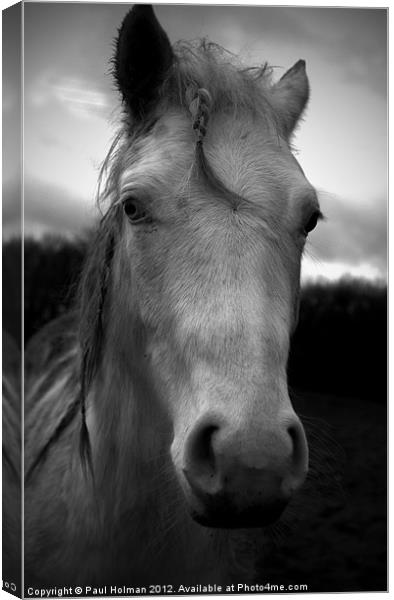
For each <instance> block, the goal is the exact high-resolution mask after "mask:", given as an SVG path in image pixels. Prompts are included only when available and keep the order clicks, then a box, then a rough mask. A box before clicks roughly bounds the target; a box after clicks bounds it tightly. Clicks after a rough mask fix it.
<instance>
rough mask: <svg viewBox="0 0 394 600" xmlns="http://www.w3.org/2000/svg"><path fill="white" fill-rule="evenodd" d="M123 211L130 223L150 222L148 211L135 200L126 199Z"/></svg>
mask: <svg viewBox="0 0 394 600" xmlns="http://www.w3.org/2000/svg"><path fill="white" fill-rule="evenodd" d="M123 210H124V212H125V214H126V216H127V218H128V219H129V221H130V222H131V223H134V224H136V223H146V222H151V221H152V218H151V216H150V214H149V213H148V211H147V210H146V209H145V207H144V206H142V205H141V204H140V203H139V202H138V200H136V199H135V198H126V200H124V201H123Z"/></svg>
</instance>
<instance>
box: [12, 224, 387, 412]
mask: <svg viewBox="0 0 394 600" xmlns="http://www.w3.org/2000/svg"><path fill="white" fill-rule="evenodd" d="M86 246H87V243H86V241H84V240H82V239H81V240H79V241H75V240H73V241H70V240H65V239H59V238H55V237H49V236H48V237H45V238H43V239H42V240H40V241H37V240H33V239H27V240H25V254H24V288H25V290H24V296H25V306H24V315H25V343H26V342H27V341H28V340H29V339H30V337H31V336H32V335H33V334H34V333H35V332H37V331H38V330H39V329H40V328H41V327H42V326H43V325H44V324H45V323H47V322H48V321H50V320H51V319H53V318H55V317H56V316H58V315H61V314H63V313H64V312H66V311H67V310H68V309H69V308H70V307H71V306H72V304H73V301H74V297H75V290H76V287H77V282H78V278H79V275H80V272H81V268H82V264H83V259H84V255H85V251H86ZM20 259H21V245H20V240H17V239H15V240H10V241H9V242H7V243H6V244H5V245H3V326H4V327H5V328H6V329H7V330H8V331H9V333H10V334H11V335H12V336H13V337H14V338H15V339H16V340H19V339H20V335H21V333H20V327H21V326H20V314H21V313H20V310H21V308H20V301H19V298H20V272H21V271H20ZM386 357H387V289H386V286H384V285H375V284H372V283H367V282H365V281H359V280H353V279H343V280H341V281H339V282H337V283H323V282H322V283H314V284H309V285H307V286H305V287H304V288H303V289H302V293H301V306H300V318H299V324H298V327H297V330H296V332H295V334H294V336H293V339H292V344H291V351H290V358H289V366H288V372H289V382H290V386H291V387H294V388H295V389H297V390H308V391H317V392H323V391H324V392H329V393H333V394H337V395H339V396H343V395H345V396H354V397H363V398H365V399H368V400H371V401H375V402H376V401H378V402H384V401H385V399H386V381H387V364H386V362H387V358H386Z"/></svg>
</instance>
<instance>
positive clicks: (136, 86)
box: [114, 4, 174, 119]
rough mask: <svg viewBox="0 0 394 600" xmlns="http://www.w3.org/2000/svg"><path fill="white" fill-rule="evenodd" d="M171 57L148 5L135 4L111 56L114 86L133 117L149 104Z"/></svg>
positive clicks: (137, 116) (151, 104)
mask: <svg viewBox="0 0 394 600" xmlns="http://www.w3.org/2000/svg"><path fill="white" fill-rule="evenodd" d="M173 59H174V55H173V51H172V48H171V44H170V41H169V39H168V37H167V34H166V33H165V31H164V29H163V28H162V27H161V25H160V23H159V22H158V20H157V19H156V16H155V13H154V12H153V9H152V6H150V5H144V4H137V5H135V6H134V7H133V8H132V9H131V11H130V12H129V13H128V14H127V15H126V17H125V19H124V21H123V23H122V26H121V28H120V31H119V36H118V39H117V42H116V51H115V58H114V63H115V79H116V82H117V85H118V88H119V90H120V92H121V94H122V96H123V100H124V102H125V103H126V104H127V105H128V107H129V108H130V110H131V112H132V114H133V116H134V117H136V118H140V119H143V118H144V116H146V115H147V114H148V113H149V110H151V109H152V108H153V106H154V103H155V101H157V98H158V92H159V90H160V86H161V84H162V83H163V81H164V79H165V77H166V74H167V72H168V70H169V68H170V67H171V65H172V63H173Z"/></svg>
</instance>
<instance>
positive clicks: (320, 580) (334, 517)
mask: <svg viewBox="0 0 394 600" xmlns="http://www.w3.org/2000/svg"><path fill="white" fill-rule="evenodd" d="M87 237H88V236H87ZM87 237H82V236H81V238H80V239H77V240H73V241H70V240H67V239H64V238H63V239H62V238H59V237H54V236H47V237H44V238H42V239H41V240H40V241H37V240H34V239H26V240H25V255H24V267H25V272H24V286H25V298H24V300H25V307H24V314H25V344H26V343H28V342H29V340H30V339H31V337H32V336H33V335H34V333H35V332H37V331H39V330H40V328H41V327H42V326H43V325H44V324H45V323H47V322H48V321H50V320H51V319H53V318H55V317H56V316H58V315H61V314H63V313H65V312H67V310H69V309H70V307H72V305H73V300H74V297H75V291H76V288H77V281H78V277H79V274H80V272H81V268H82V264H83V259H84V255H85V252H86V247H87V241H86V240H87ZM20 260H21V243H20V239H17V238H15V239H12V240H10V241H8V242H7V243H5V244H4V245H3V290H4V296H3V327H4V328H5V329H6V330H7V331H8V333H10V334H11V335H12V336H13V337H14V339H15V340H20V339H21V331H20V302H19V298H20V272H21V271H20ZM386 310H387V289H386V286H384V285H383V284H373V283H370V282H366V281H361V280H354V279H346V278H345V279H342V280H340V281H338V282H335V283H314V284H308V285H305V286H304V287H303V289H302V292H301V308H300V318H299V325H298V328H297V330H296V332H295V334H294V336H293V339H292V345H291V351H290V357H289V365H288V373H289V386H290V390H291V396H292V399H293V402H294V405H295V408H296V410H297V412H298V413H299V414H300V416H301V418H302V420H303V422H304V424H305V428H306V431H307V436H308V440H309V444H310V452H311V459H310V462H311V475H310V479H309V481H308V482H307V485H306V486H305V491H304V493H303V494H302V495H301V496H300V497H299V499H298V501H297V505H294V506H293V507H290V508H289V510H288V511H287V513H286V514H285V517H284V519H283V522H282V523H281V524H280V525H278V526H274V527H273V528H272V529H271V530H269V531H268V534H267V536H266V539H265V542H264V545H263V547H262V549H261V554H262V558H261V568H260V575H259V581H258V582H259V583H271V584H275V583H277V584H284V585H288V584H307V585H308V591H311V592H318V591H321V592H328V591H370V590H385V589H386V389H387V379H386V378H387V358H386V353H387V312H386Z"/></svg>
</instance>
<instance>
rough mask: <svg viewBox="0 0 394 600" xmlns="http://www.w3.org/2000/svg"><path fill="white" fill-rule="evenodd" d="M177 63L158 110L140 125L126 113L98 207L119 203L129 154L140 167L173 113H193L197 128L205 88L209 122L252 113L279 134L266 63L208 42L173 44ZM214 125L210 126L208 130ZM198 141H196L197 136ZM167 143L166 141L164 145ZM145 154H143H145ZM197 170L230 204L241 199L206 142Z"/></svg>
mask: <svg viewBox="0 0 394 600" xmlns="http://www.w3.org/2000/svg"><path fill="white" fill-rule="evenodd" d="M174 55H175V61H174V65H173V68H172V69H170V71H169V73H168V76H167V78H166V79H165V80H164V82H163V84H162V86H161V89H160V99H159V102H158V104H157V106H156V108H155V110H154V111H152V113H151V114H150V115H148V116H147V117H146V119H145V120H144V121H143V122H141V121H140V120H138V119H134V118H133V116H132V115H131V114H130V113H129V112H126V113H125V114H123V122H122V125H121V128H120V130H119V132H118V133H117V135H116V136H115V138H114V140H113V143H112V145H111V147H110V149H109V152H108V154H107V157H106V158H105V160H104V162H103V165H102V168H101V171H100V176H99V187H98V194H97V200H98V204H101V203H102V202H106V201H108V202H109V204H112V203H114V202H116V201H117V200H118V191H119V180H120V176H121V173H122V170H123V169H124V165H125V156H126V155H128V156H129V157H131V158H132V161H133V164H134V165H136V164H137V162H138V161H137V158H138V155H140V156H142V157H144V156H146V154H148V153H149V149H146V148H145V143H146V141H147V140H148V139H149V136H150V133H151V131H152V129H153V127H154V126H155V124H156V123H157V121H160V119H161V118H162V117H164V116H165V117H167V116H168V114H169V113H171V112H173V113H174V114H181V115H188V118H189V120H190V130H192V127H193V115H192V113H191V103H192V102H193V100H194V99H195V98H196V97H197V96H198V93H199V91H200V90H201V89H203V90H206V91H207V92H208V93H209V97H210V106H209V123H210V124H211V123H212V122H214V120H215V116H217V115H221V114H223V113H225V114H228V115H229V117H230V118H233V119H236V118H239V117H242V115H245V114H249V115H253V116H254V117H256V118H258V119H261V120H262V121H263V122H264V123H265V124H266V126H267V127H268V128H269V129H270V130H271V131H272V132H273V133H274V135H278V131H279V126H278V117H277V113H276V110H275V106H274V104H273V102H272V96H271V94H270V86H271V76H272V68H271V67H269V66H268V64H267V63H264V64H263V65H261V66H258V67H252V68H245V67H244V66H243V65H242V64H241V63H240V62H239V59H238V58H237V57H236V56H235V55H233V54H232V53H230V52H228V51H227V50H225V49H224V48H222V47H221V46H219V45H218V44H214V43H212V42H208V41H207V40H204V39H203V40H196V41H193V42H185V41H180V42H177V43H176V44H175V45H174ZM209 126H210V125H208V127H209ZM196 141H197V138H196ZM166 143H168V146H169V147H170V143H171V142H170V140H167V139H166V137H164V139H162V140H161V144H162V145H163V144H166ZM140 150H141V151H140ZM193 167H194V168H195V169H196V170H197V172H198V173H199V174H200V175H201V177H202V179H203V180H204V181H205V182H206V183H207V184H208V185H209V186H210V187H211V188H213V189H214V190H215V191H216V192H219V194H220V195H221V196H223V195H224V196H226V197H227V198H229V199H230V201H233V202H234V201H235V202H237V200H239V198H237V195H236V194H234V192H232V191H230V190H228V189H227V188H226V186H225V184H224V183H223V182H221V181H220V180H219V178H218V177H217V176H216V175H215V172H214V170H213V169H212V167H211V165H210V163H209V161H208V160H207V159H206V156H205V153H204V148H203V144H202V143H201V144H197V143H196V144H195V152H194V164H193Z"/></svg>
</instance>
